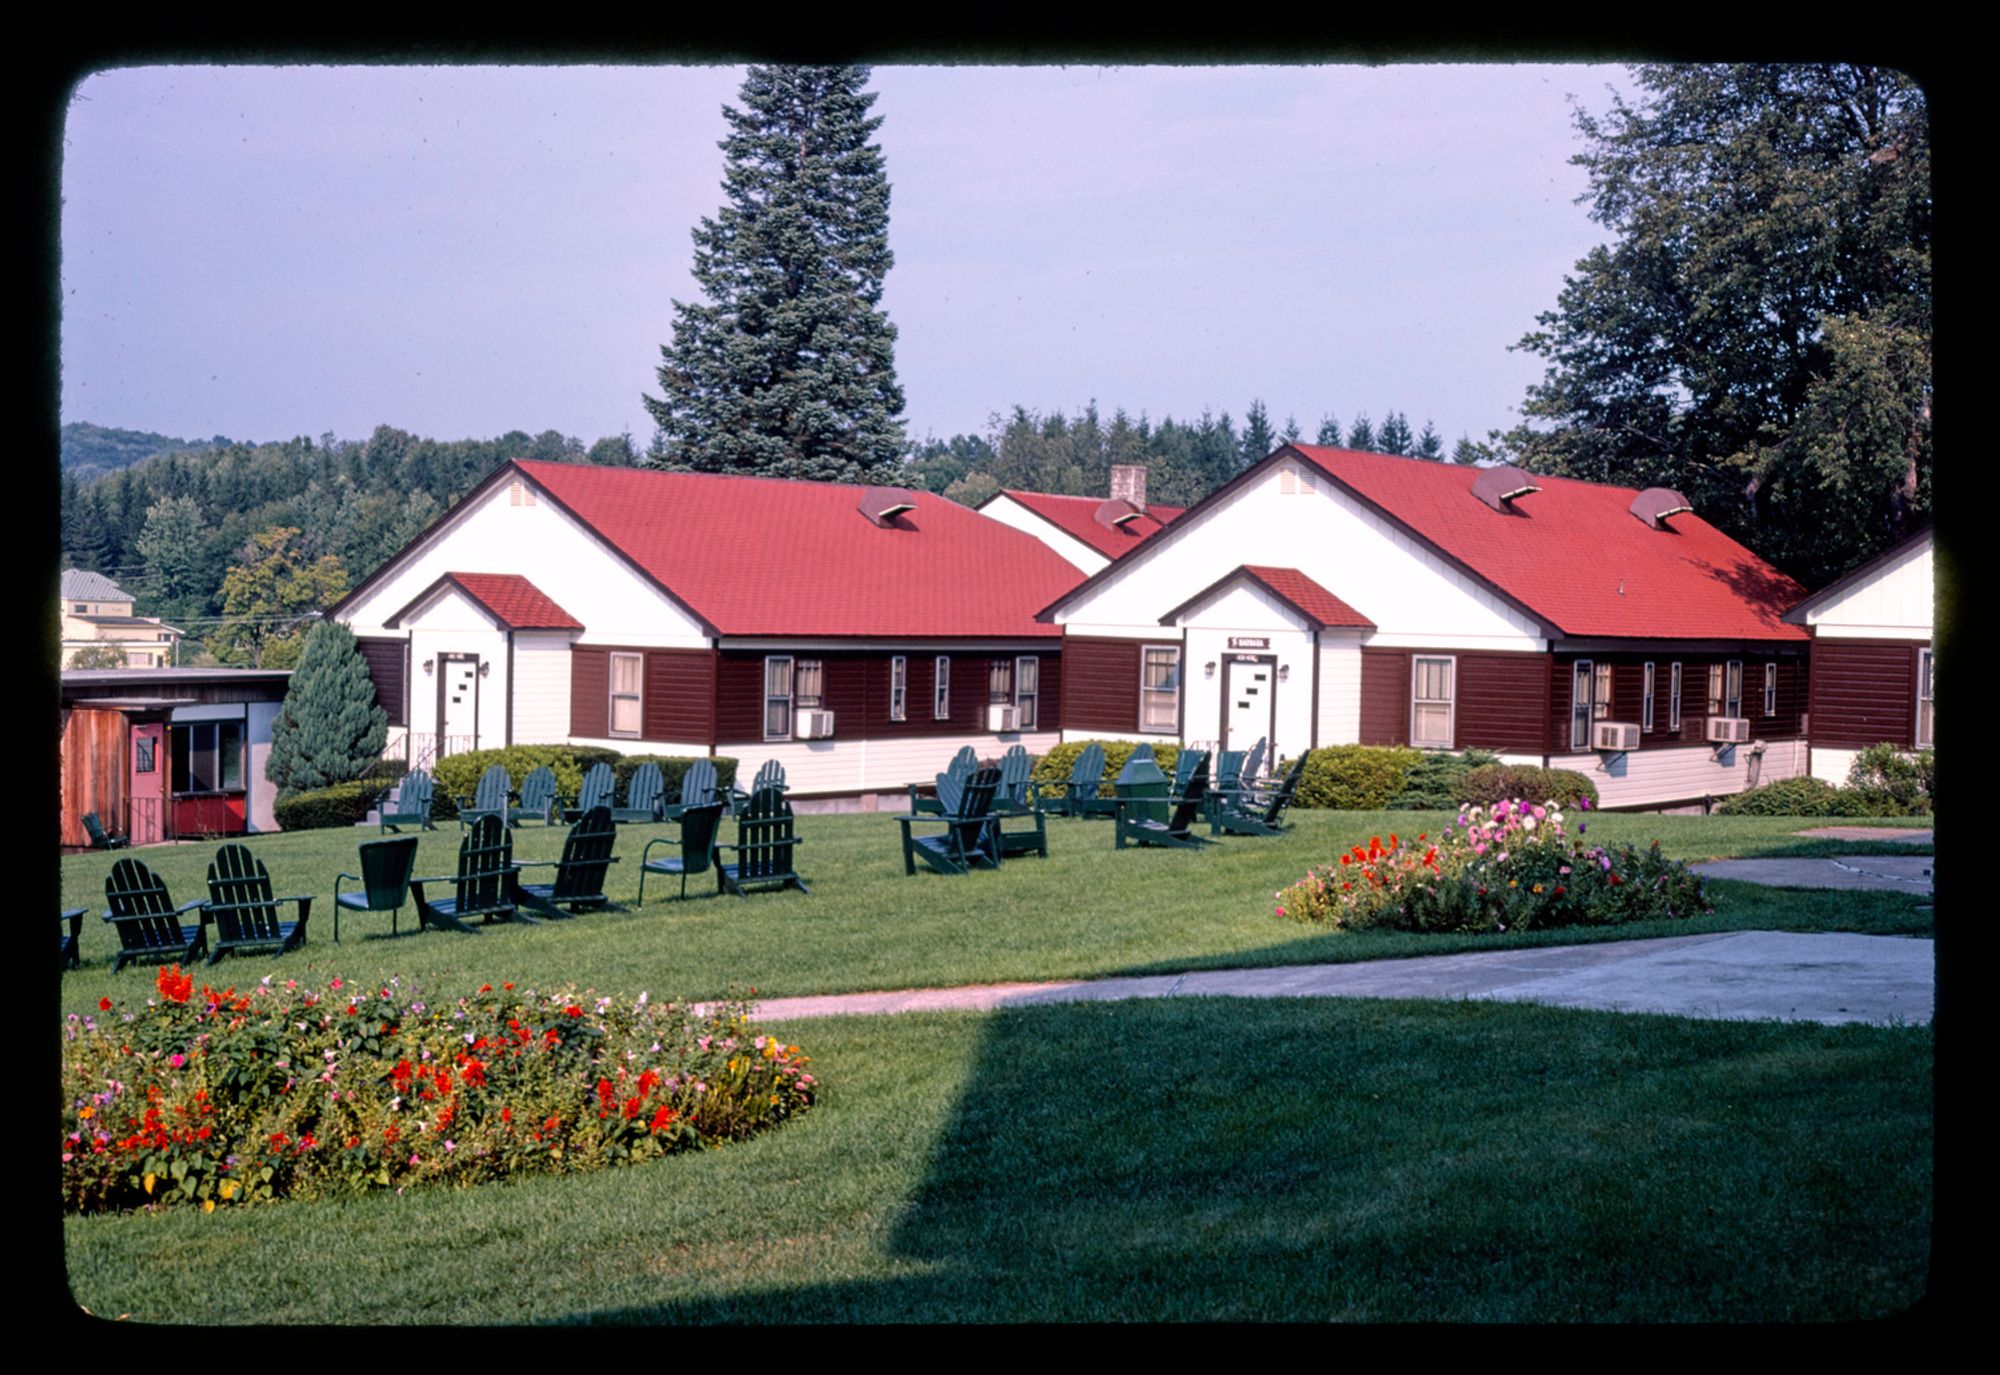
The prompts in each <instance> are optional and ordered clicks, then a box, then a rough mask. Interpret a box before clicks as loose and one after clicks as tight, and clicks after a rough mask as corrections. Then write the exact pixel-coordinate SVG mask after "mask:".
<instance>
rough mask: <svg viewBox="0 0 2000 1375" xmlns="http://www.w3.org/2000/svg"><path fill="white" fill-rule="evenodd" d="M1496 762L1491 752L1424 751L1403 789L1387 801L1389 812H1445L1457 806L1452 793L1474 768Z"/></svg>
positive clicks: (1496, 759) (1496, 758) (1471, 750)
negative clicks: (1453, 752)
mask: <svg viewBox="0 0 2000 1375" xmlns="http://www.w3.org/2000/svg"><path fill="white" fill-rule="evenodd" d="M1499 762H1500V756H1499V755H1497V754H1494V753H1493V752H1492V751H1490V750H1479V749H1469V750H1466V751H1464V752H1463V753H1460V754H1449V753H1446V752H1444V751H1441V750H1426V751H1425V752H1424V756H1423V758H1422V759H1420V760H1418V761H1417V763H1416V764H1414V765H1412V766H1411V768H1410V772H1409V776H1408V777H1407V778H1405V779H1404V780H1403V787H1402V790H1401V791H1400V792H1398V793H1397V794H1396V795H1395V796H1394V797H1392V798H1390V799H1389V810H1390V811H1394V812H1448V811H1450V810H1451V809H1452V808H1454V807H1456V806H1457V805H1458V794H1457V792H1456V791H1455V790H1456V789H1457V787H1458V782H1459V780H1460V779H1461V778H1464V777H1465V775H1466V774H1468V773H1470V772H1471V771H1472V770H1474V769H1477V768H1483V767H1484V766H1486V765H1488V764H1497V763H1499Z"/></svg>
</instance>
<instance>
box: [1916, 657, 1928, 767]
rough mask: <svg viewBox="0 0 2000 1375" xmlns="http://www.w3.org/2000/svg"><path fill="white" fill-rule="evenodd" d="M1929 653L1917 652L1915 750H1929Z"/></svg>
mask: <svg viewBox="0 0 2000 1375" xmlns="http://www.w3.org/2000/svg"><path fill="white" fill-rule="evenodd" d="M1931 702H1932V691H1931V651H1930V650H1928V649H1920V650H1918V651H1917V748H1918V749H1920V750H1927V749H1930V748H1931V743H1932V742H1931Z"/></svg>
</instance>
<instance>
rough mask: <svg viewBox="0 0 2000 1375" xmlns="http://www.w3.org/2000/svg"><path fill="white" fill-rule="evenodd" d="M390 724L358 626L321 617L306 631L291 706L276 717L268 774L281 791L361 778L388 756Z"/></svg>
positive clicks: (292, 685) (291, 689)
mask: <svg viewBox="0 0 2000 1375" xmlns="http://www.w3.org/2000/svg"><path fill="white" fill-rule="evenodd" d="M388 730H389V715H388V713H387V712H385V711H384V710H383V709H382V706H381V704H380V703H379V702H377V701H376V700H375V684H374V681H373V680H372V679H370V678H369V676H368V664H367V661H366V660H364V659H363V658H362V657H361V650H360V648H359V647H358V646H357V645H356V644H355V640H354V632H353V631H351V630H349V629H348V628H347V627H346V626H344V625H342V624H340V623H339V622H338V621H321V622H320V623H319V624H317V625H315V626H314V627H313V628H312V629H311V630H310V631H309V632H307V634H306V642H305V649H304V652H302V653H301V654H300V655H299V665H298V668H297V669H295V670H294V671H293V673H292V681H291V682H290V684H289V685H287V687H286V689H285V705H284V707H283V708H282V709H281V710H280V711H279V713H278V719H277V720H276V721H273V722H272V723H271V754H270V759H269V762H268V763H267V764H266V766H265V774H266V776H267V777H269V778H270V780H271V782H273V783H274V784H276V785H277V787H278V789H279V791H281V792H300V791H304V790H306V789H309V788H324V787H326V786H327V785H328V784H331V783H345V782H347V781H348V780H350V779H355V778H359V777H361V776H362V775H363V774H364V773H366V772H367V771H368V766H369V765H371V764H373V763H374V762H375V761H376V760H378V759H380V758H381V757H382V745H383V742H384V741H385V740H386V739H387V738H388Z"/></svg>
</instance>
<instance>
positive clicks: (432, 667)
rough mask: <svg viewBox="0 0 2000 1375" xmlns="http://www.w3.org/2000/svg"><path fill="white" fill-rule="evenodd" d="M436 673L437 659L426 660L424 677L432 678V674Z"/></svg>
mask: <svg viewBox="0 0 2000 1375" xmlns="http://www.w3.org/2000/svg"><path fill="white" fill-rule="evenodd" d="M436 671H437V660H436V659H426V660H424V676H425V677H426V678H428V677H430V676H431V674H432V673H434V672H436Z"/></svg>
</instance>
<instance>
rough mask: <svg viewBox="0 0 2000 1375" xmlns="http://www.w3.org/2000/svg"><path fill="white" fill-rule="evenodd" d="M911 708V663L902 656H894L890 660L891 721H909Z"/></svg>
mask: <svg viewBox="0 0 2000 1375" xmlns="http://www.w3.org/2000/svg"><path fill="white" fill-rule="evenodd" d="M909 707H910V661H909V660H908V659H907V658H905V657H904V656H903V655H901V654H897V655H893V656H891V658H890V660H889V719H890V720H891V721H902V720H906V719H908V717H909V714H910V713H909Z"/></svg>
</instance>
